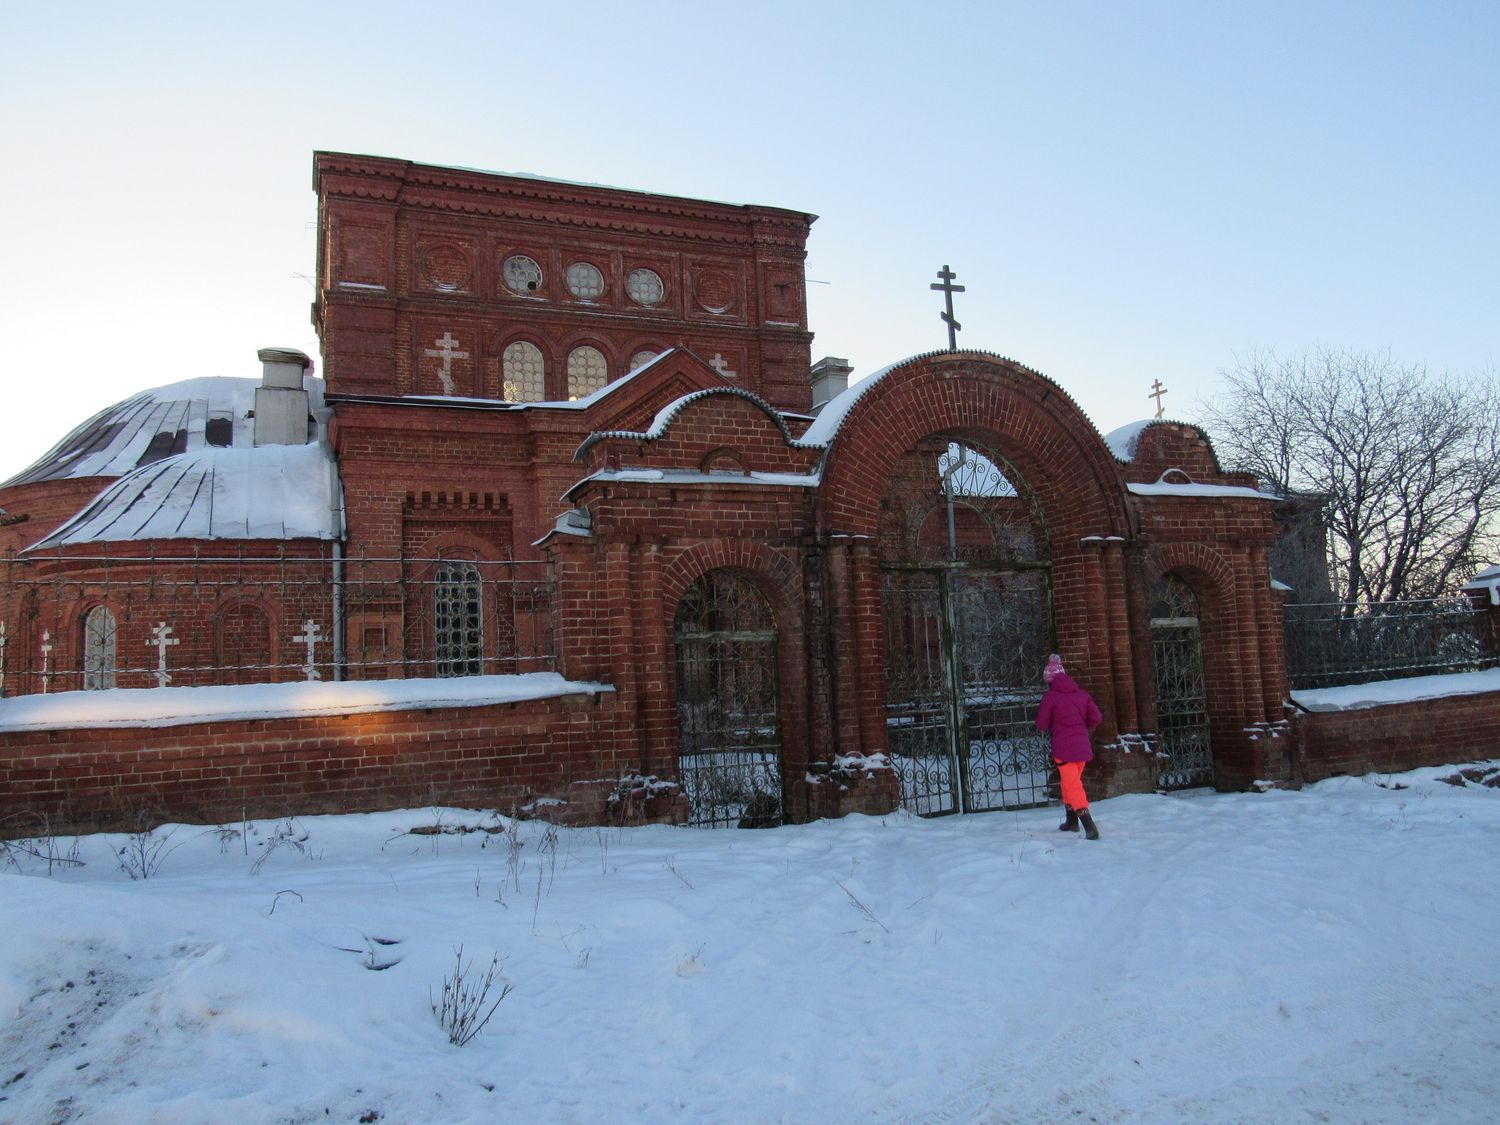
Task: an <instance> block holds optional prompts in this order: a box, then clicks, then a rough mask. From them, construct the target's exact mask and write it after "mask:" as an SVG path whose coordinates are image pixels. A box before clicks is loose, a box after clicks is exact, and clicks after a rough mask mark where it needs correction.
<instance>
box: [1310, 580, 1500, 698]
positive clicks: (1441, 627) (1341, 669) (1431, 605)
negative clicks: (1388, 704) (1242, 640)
mask: <svg viewBox="0 0 1500 1125" xmlns="http://www.w3.org/2000/svg"><path fill="white" fill-rule="evenodd" d="M1497 651H1500V650H1497V645H1496V637H1495V625H1494V618H1493V616H1492V615H1490V614H1488V613H1485V612H1483V611H1480V610H1478V609H1476V608H1475V607H1474V605H1473V603H1472V602H1470V601H1468V600H1467V599H1466V598H1462V597H1451V598H1435V599H1426V600H1421V601H1401V602H1382V603H1378V604H1373V605H1359V606H1349V605H1345V604H1342V603H1330V604H1313V605H1288V606H1287V607H1286V664H1287V678H1288V680H1290V682H1291V686H1292V687H1293V688H1319V687H1336V686H1338V685H1341V684H1355V683H1363V682H1369V681H1375V680H1396V679H1402V678H1405V677H1408V676H1430V675H1436V674H1438V673H1442V672H1471V671H1478V670H1480V669H1482V668H1491V667H1495V666H1497V665H1500V656H1497Z"/></svg>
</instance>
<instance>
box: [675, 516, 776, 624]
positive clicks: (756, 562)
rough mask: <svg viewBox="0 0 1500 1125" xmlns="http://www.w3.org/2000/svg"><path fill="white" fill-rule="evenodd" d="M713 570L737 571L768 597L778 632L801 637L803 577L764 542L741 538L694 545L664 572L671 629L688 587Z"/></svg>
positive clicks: (715, 540)
mask: <svg viewBox="0 0 1500 1125" xmlns="http://www.w3.org/2000/svg"><path fill="white" fill-rule="evenodd" d="M711 570H733V571H737V572H739V573H741V574H743V575H745V577H747V578H748V579H750V581H751V582H752V583H754V585H755V587H756V588H757V589H758V590H760V591H761V593H763V594H765V595H766V597H767V598H768V599H770V602H771V608H772V610H773V612H774V613H775V614H776V620H777V629H778V632H780V633H781V635H782V636H783V637H784V638H785V637H789V636H800V634H801V628H800V622H801V614H800V613H798V612H797V607H798V604H799V597H800V592H801V574H800V573H799V571H798V569H797V567H796V565H795V564H794V563H793V562H792V561H791V560H790V559H788V558H787V557H786V556H785V555H783V554H781V553H780V552H778V551H775V550H772V549H771V548H770V547H768V546H766V545H765V544H764V543H751V542H747V541H745V540H740V539H712V540H708V541H705V542H702V543H695V544H694V545H693V546H692V547H690V548H688V549H687V550H686V551H684V552H683V553H682V554H681V555H679V556H677V558H675V559H673V560H672V562H671V563H670V564H669V565H668V566H667V568H666V569H665V570H664V571H663V573H662V581H661V590H662V620H663V621H664V622H665V623H666V626H667V628H668V630H669V631H670V630H671V629H672V627H673V623H674V622H675V621H676V620H677V607H678V605H680V604H681V602H682V597H683V595H684V594H686V593H687V591H688V587H689V586H691V585H692V584H693V583H694V582H696V581H698V579H700V578H702V577H703V576H704V575H705V574H707V573H708V572H709V571H711Z"/></svg>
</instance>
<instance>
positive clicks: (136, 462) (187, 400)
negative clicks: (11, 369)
mask: <svg viewBox="0 0 1500 1125" xmlns="http://www.w3.org/2000/svg"><path fill="white" fill-rule="evenodd" d="M260 385H261V381H260V380H259V379H238V378H230V377H227V376H205V377H202V378H198V379H184V380H182V381H181V382H179V383H170V384H168V385H167V386H165V387H156V388H154V389H152V390H147V391H141V392H140V393H139V394H135V395H131V396H130V397H129V398H127V399H125V400H124V401H123V402H117V403H115V405H113V406H111V407H108V408H106V409H104V410H101V411H100V412H99V413H98V414H95V415H94V416H93V417H92V418H90V419H89V420H88V421H86V422H84V423H83V424H82V425H80V426H77V427H76V428H75V429H74V430H73V431H72V432H71V433H69V434H68V435H67V437H65V438H63V439H62V441H60V442H58V443H57V444H56V445H55V446H53V447H52V448H51V449H50V450H48V452H47V453H45V454H44V455H43V456H42V458H41V460H39V461H37V462H36V463H35V464H33V465H32V466H31V467H30V468H28V469H25V470H23V471H22V472H21V473H20V474H19V475H17V476H14V477H12V478H11V479H10V480H8V481H5V482H4V483H3V484H0V488H3V487H9V486H12V485H18V484H34V483H36V482H37V481H45V480H65V479H78V478H81V477H120V476H124V475H125V474H126V473H128V472H130V471H131V470H133V469H136V468H139V467H140V466H143V465H148V464H151V463H152V462H155V461H160V460H161V459H163V458H165V457H170V456H172V455H173V454H178V453H192V452H195V451H197V450H200V449H213V448H220V447H226V448H230V447H232V448H241V447H249V446H251V445H253V443H254V440H255V436H254V426H255V420H254V418H253V417H252V412H253V411H254V409H255V389H256V388H257V387H258V386H260ZM303 386H304V387H305V388H306V389H307V392H308V396H309V406H310V408H311V410H312V412H313V413H314V415H318V414H321V412H322V410H323V380H322V379H319V378H316V377H314V376H307V377H305V378H304V379H303Z"/></svg>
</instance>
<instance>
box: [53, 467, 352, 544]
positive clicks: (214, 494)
mask: <svg viewBox="0 0 1500 1125" xmlns="http://www.w3.org/2000/svg"><path fill="white" fill-rule="evenodd" d="M334 490H335V472H334V468H333V458H332V455H331V453H330V452H329V451H328V449H327V448H326V447H324V446H322V445H320V444H313V445H263V446H258V447H256V446H249V447H245V448H231V449H213V448H208V449H200V450H198V451H197V452H195V453H182V454H179V455H177V456H175V457H168V458H166V459H165V460H162V461H155V462H152V463H151V464H147V465H143V466H142V467H140V468H139V469H136V470H134V471H133V472H130V473H127V474H126V475H125V476H123V477H121V478H120V479H119V480H117V481H115V482H114V483H113V484H111V485H110V486H109V487H108V488H106V489H105V490H104V491H103V492H101V493H100V494H99V495H98V496H97V497H96V498H95V499H94V501H93V502H92V503H91V504H89V505H88V507H86V508H84V510H83V511H81V512H79V513H78V515H76V516H74V517H73V518H72V519H71V520H69V521H68V522H67V523H66V524H64V525H63V526H62V527H60V528H58V529H57V530H56V531H55V532H53V533H52V534H51V535H49V536H48V537H47V538H45V539H43V540H41V541H40V542H39V543H35V544H33V545H32V546H30V547H28V548H27V550H28V551H35V550H40V549H43V548H48V547H61V546H66V545H72V544H81V543H101V542H112V543H118V542H124V541H130V540H141V539H337V538H339V536H340V534H341V528H340V526H339V520H338V515H337V511H336V508H337V501H338V497H337V496H336V494H335V491H334Z"/></svg>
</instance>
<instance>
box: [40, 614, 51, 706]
mask: <svg viewBox="0 0 1500 1125" xmlns="http://www.w3.org/2000/svg"><path fill="white" fill-rule="evenodd" d="M51 653H52V632H51V630H49V629H43V630H42V694H43V695H46V694H47V684H48V683H49V682H50V676H51V673H50V672H49V671H48V668H47V657H48V656H50V655H51Z"/></svg>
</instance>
